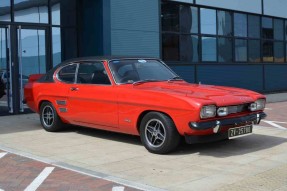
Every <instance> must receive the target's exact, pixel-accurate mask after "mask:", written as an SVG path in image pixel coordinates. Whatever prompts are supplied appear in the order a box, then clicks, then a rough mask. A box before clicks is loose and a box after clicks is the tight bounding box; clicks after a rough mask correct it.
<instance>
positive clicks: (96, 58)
mask: <svg viewBox="0 0 287 191" xmlns="http://www.w3.org/2000/svg"><path fill="white" fill-rule="evenodd" d="M124 59H137V60H140V59H148V60H159V58H152V57H145V56H93V57H79V58H73V59H69V60H66V61H64V62H62V63H60V64H58V65H57V66H55V67H54V68H52V69H51V70H50V71H48V72H47V73H46V75H45V76H43V78H41V79H40V81H43V82H44V81H47V82H48V81H49V82H51V81H53V74H54V73H55V71H56V70H57V69H58V68H60V67H63V66H65V65H68V64H70V63H73V62H85V61H111V60H124Z"/></svg>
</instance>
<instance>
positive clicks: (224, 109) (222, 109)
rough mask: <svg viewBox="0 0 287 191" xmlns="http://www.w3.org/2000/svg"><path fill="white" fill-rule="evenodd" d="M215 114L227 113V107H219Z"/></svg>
mask: <svg viewBox="0 0 287 191" xmlns="http://www.w3.org/2000/svg"><path fill="white" fill-rule="evenodd" d="M217 115H218V116H220V117H222V116H226V115H228V108H227V107H220V108H218V109H217Z"/></svg>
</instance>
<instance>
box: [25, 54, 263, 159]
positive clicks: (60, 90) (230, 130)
mask: <svg viewBox="0 0 287 191" xmlns="http://www.w3.org/2000/svg"><path fill="white" fill-rule="evenodd" d="M24 101H25V102H26V103H27V105H28V106H29V107H30V108H31V109H32V110H33V111H35V112H37V113H39V114H40V120H41V124H42V126H43V128H44V129H45V130H47V131H59V130H61V129H62V128H63V126H64V125H65V124H73V125H79V126H85V127H92V128H97V129H103V130H108V131H115V132H121V133H127V134H132V135H139V136H140V138H141V141H142V143H143V144H144V146H145V147H146V149H147V150H148V151H150V152H152V153H158V154H164V153H168V152H170V151H172V150H174V149H175V148H176V147H177V146H178V144H179V141H180V139H181V137H185V140H186V142H187V143H190V144H191V143H198V142H206V141H216V140H221V139H228V138H229V139H230V138H235V137H239V136H243V135H247V134H251V133H252V127H253V124H258V123H259V122H260V120H261V119H262V118H264V117H266V114H265V113H264V112H263V110H264V107H265V102H266V99H265V96H263V95H261V94H259V93H256V92H253V91H249V90H244V89H239V88H231V87H222V86H213V85H201V84H190V83H187V82H185V81H184V80H183V79H181V78H180V77H179V76H178V75H177V74H176V73H174V72H173V71H172V70H171V69H170V68H169V67H168V66H167V65H166V64H164V63H163V62H162V61H161V60H159V59H153V58H120V57H113V58H107V57H105V58H99V57H96V58H80V59H74V60H69V61H66V62H64V63H62V64H60V65H58V66H56V67H55V68H54V69H52V70H51V71H49V72H48V73H47V74H45V75H31V76H30V78H29V82H28V84H27V85H26V86H25V100H24Z"/></svg>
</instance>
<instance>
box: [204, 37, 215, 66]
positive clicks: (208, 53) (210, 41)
mask: <svg viewBox="0 0 287 191" xmlns="http://www.w3.org/2000/svg"><path fill="white" fill-rule="evenodd" d="M201 44H202V49H201V52H202V61H203V62H216V61H217V48H216V38H214V37H202V38H201Z"/></svg>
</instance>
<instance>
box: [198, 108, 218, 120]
mask: <svg viewBox="0 0 287 191" xmlns="http://www.w3.org/2000/svg"><path fill="white" fill-rule="evenodd" d="M215 115H216V106H215V105H207V106H203V107H202V108H201V111H200V118H201V119H205V118H210V117H215Z"/></svg>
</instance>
